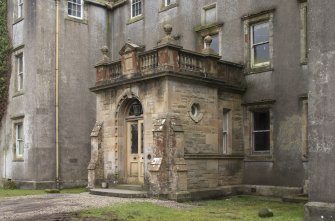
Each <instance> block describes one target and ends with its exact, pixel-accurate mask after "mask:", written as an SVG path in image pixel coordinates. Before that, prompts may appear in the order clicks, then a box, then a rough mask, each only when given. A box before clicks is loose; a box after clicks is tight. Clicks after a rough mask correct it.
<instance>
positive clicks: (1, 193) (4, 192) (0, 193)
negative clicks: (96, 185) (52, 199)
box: [0, 188, 86, 198]
mask: <svg viewBox="0 0 335 221" xmlns="http://www.w3.org/2000/svg"><path fill="white" fill-rule="evenodd" d="M85 191H86V189H85V188H75V189H64V190H61V192H60V193H82V192H85ZM43 194H47V193H46V192H45V190H21V189H14V190H10V189H0V198H1V197H12V196H28V195H43Z"/></svg>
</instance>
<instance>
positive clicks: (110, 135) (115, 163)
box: [97, 79, 167, 184]
mask: <svg viewBox="0 0 335 221" xmlns="http://www.w3.org/2000/svg"><path fill="white" fill-rule="evenodd" d="M166 93H167V88H166V81H165V80H163V79H159V80H157V79H156V80H149V81H144V82H141V83H133V84H131V87H130V85H125V86H119V87H116V88H113V89H109V90H106V91H105V92H101V93H98V94H97V121H99V122H103V123H104V132H103V137H102V140H103V142H102V149H103V151H104V159H105V161H104V164H105V178H106V180H107V181H108V182H109V183H111V184H113V182H114V181H115V180H117V179H118V181H119V182H124V180H123V179H124V177H125V175H126V164H125V163H126V160H125V159H126V140H125V139H126V134H125V133H126V128H125V123H126V120H125V117H127V114H128V112H126V111H127V110H128V109H127V104H129V100H131V99H134V98H136V99H138V100H139V101H140V102H141V104H142V107H143V113H144V114H143V119H144V150H145V152H144V160H145V161H144V162H145V170H146V169H147V164H148V163H149V162H150V160H148V159H147V155H148V154H151V156H152V157H154V155H153V145H154V144H153V133H152V130H153V124H154V120H155V119H157V118H158V117H159V116H161V115H164V113H166V110H167V102H166V101H167V95H166ZM116 174H117V176H118V177H115V175H116Z"/></svg>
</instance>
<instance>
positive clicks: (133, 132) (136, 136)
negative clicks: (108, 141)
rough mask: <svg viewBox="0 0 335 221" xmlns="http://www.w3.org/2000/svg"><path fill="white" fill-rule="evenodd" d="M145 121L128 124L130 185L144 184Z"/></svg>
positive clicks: (128, 176)
mask: <svg viewBox="0 0 335 221" xmlns="http://www.w3.org/2000/svg"><path fill="white" fill-rule="evenodd" d="M143 148H144V145H143V120H133V121H128V122H127V167H128V168H127V181H128V183H130V184H143V182H144V156H143V152H144V149H143Z"/></svg>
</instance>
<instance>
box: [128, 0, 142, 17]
mask: <svg viewBox="0 0 335 221" xmlns="http://www.w3.org/2000/svg"><path fill="white" fill-rule="evenodd" d="M133 5H138V6H139V7H140V11H141V13H139V14H137V15H134V16H133ZM142 15H143V2H142V0H131V4H130V17H131V18H137V17H139V16H142Z"/></svg>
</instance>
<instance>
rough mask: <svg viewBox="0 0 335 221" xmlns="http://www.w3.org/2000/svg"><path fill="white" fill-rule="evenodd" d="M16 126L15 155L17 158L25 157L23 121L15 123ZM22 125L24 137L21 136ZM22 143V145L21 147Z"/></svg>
mask: <svg viewBox="0 0 335 221" xmlns="http://www.w3.org/2000/svg"><path fill="white" fill-rule="evenodd" d="M14 126H15V155H16V157H17V158H23V154H24V130H23V129H24V127H23V122H18V123H15V124H14ZM20 127H21V129H22V137H19V130H20ZM21 144H22V147H21Z"/></svg>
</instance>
